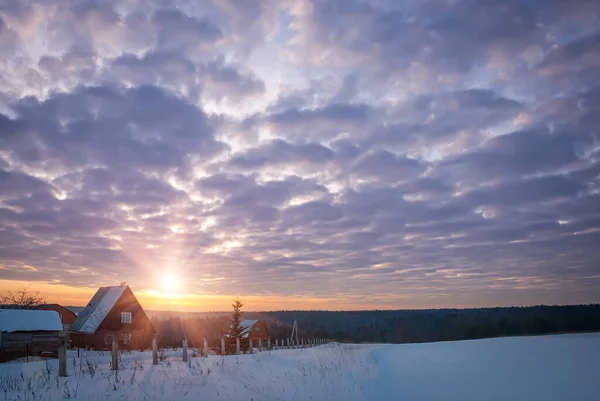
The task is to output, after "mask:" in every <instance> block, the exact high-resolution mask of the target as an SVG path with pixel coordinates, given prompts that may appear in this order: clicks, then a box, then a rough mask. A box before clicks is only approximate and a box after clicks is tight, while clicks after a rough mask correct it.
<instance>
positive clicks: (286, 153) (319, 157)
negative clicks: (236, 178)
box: [230, 139, 333, 169]
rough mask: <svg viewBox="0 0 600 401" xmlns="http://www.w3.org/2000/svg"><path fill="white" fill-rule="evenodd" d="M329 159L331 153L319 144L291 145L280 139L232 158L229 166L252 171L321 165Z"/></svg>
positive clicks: (331, 157) (331, 155) (331, 156)
mask: <svg viewBox="0 0 600 401" xmlns="http://www.w3.org/2000/svg"><path fill="white" fill-rule="evenodd" d="M331 159H333V151H332V150H331V149H329V148H328V147H326V146H323V145H321V144H318V143H307V144H292V143H289V142H286V141H284V140H282V139H274V140H272V141H271V142H269V143H267V144H265V145H263V146H260V147H258V148H254V149H251V150H249V151H247V152H245V153H243V154H241V155H239V156H236V157H234V158H233V159H232V160H231V162H230V164H231V165H232V166H233V167H238V168H244V169H246V168H250V169H252V168H260V167H265V166H273V165H281V164H295V163H300V164H302V163H310V164H322V163H326V162H327V161H329V160H331Z"/></svg>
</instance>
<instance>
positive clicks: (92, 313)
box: [71, 285, 129, 334]
mask: <svg viewBox="0 0 600 401" xmlns="http://www.w3.org/2000/svg"><path fill="white" fill-rule="evenodd" d="M127 288H129V287H128V286H126V285H119V286H112V287H100V288H98V291H96V294H94V296H93V297H92V299H91V300H90V302H89V303H88V304H87V305H86V307H85V308H83V310H82V311H81V312H79V314H78V315H77V319H76V320H75V321H74V322H73V324H72V325H71V331H76V332H79V333H87V334H94V333H95V332H96V330H98V327H99V326H100V323H102V321H103V320H104V318H105V317H106V316H107V315H108V313H109V312H110V310H111V309H112V308H113V306H115V304H116V303H117V301H118V300H119V298H121V295H123V293H124V292H125V290H126V289H127Z"/></svg>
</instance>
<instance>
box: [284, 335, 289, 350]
mask: <svg viewBox="0 0 600 401" xmlns="http://www.w3.org/2000/svg"><path fill="white" fill-rule="evenodd" d="M285 341H286V342H287V349H290V339H289V338H286V339H285Z"/></svg>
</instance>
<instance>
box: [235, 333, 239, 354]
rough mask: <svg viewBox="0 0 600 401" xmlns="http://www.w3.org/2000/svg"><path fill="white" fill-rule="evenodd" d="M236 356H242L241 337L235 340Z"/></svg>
mask: <svg viewBox="0 0 600 401" xmlns="http://www.w3.org/2000/svg"><path fill="white" fill-rule="evenodd" d="M235 354H236V355H239V354H240V338H239V337H236V338H235Z"/></svg>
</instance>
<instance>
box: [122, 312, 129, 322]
mask: <svg viewBox="0 0 600 401" xmlns="http://www.w3.org/2000/svg"><path fill="white" fill-rule="evenodd" d="M121 323H131V312H121Z"/></svg>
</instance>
